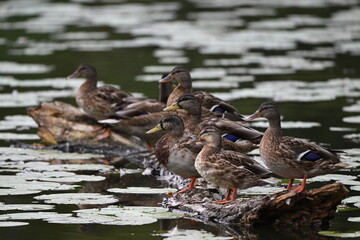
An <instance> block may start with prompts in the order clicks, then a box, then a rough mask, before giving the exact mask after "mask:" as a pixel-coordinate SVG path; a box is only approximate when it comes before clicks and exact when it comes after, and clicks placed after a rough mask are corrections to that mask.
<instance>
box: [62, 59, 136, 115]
mask: <svg viewBox="0 0 360 240" xmlns="http://www.w3.org/2000/svg"><path fill="white" fill-rule="evenodd" d="M78 77H81V78H85V79H86V80H85V82H84V83H83V84H82V85H81V86H80V88H79V89H78V91H77V92H76V103H77V104H78V106H79V107H80V108H81V109H82V110H83V111H84V112H85V113H86V114H88V115H89V116H90V117H93V118H95V119H97V120H101V119H104V118H106V117H107V115H108V114H109V113H111V112H113V111H114V110H115V109H116V108H117V107H118V106H119V105H121V104H123V103H124V99H125V98H127V97H132V95H131V94H130V93H128V92H125V91H122V90H119V89H117V88H115V87H113V86H109V85H105V86H101V87H98V86H97V81H98V80H97V73H96V69H95V67H94V66H92V65H90V64H81V65H80V66H79V67H78V69H77V70H76V71H75V72H74V73H73V74H71V75H70V76H68V77H67V78H68V79H73V78H78Z"/></svg>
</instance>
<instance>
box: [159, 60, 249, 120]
mask: <svg viewBox="0 0 360 240" xmlns="http://www.w3.org/2000/svg"><path fill="white" fill-rule="evenodd" d="M169 81H175V82H177V83H178V85H177V86H176V87H175V88H174V90H173V91H172V93H171V94H170V96H169V98H168V101H167V104H166V106H170V105H172V104H173V103H174V102H176V101H177V99H179V97H181V96H183V95H185V94H192V92H193V89H192V78H191V75H190V73H189V70H188V69H186V68H184V67H182V66H177V67H175V68H174V69H173V70H171V72H170V73H169V74H168V75H167V76H166V77H164V78H163V79H161V80H160V82H169ZM194 96H195V97H196V98H197V100H198V101H199V102H200V104H201V105H202V106H203V108H206V109H208V110H209V111H213V114H212V115H213V116H217V117H226V118H229V119H231V120H235V121H240V120H243V116H242V115H241V114H239V113H238V111H237V109H236V108H235V107H234V106H232V105H231V104H230V103H228V102H225V101H223V100H222V99H220V98H218V97H215V96H214V95H212V94H211V93H208V92H204V91H198V92H195V93H194ZM204 116H205V115H204Z"/></svg>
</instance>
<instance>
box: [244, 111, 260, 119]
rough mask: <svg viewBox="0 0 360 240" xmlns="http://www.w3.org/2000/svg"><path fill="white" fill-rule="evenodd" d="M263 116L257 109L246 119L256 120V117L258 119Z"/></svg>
mask: <svg viewBox="0 0 360 240" xmlns="http://www.w3.org/2000/svg"><path fill="white" fill-rule="evenodd" d="M261 117H262V116H261V115H260V113H259V111H256V112H255V113H253V114H252V115H250V116H247V117H246V118H245V119H244V120H245V121H251V120H254V119H257V118H261Z"/></svg>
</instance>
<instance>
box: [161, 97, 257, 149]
mask: <svg viewBox="0 0 360 240" xmlns="http://www.w3.org/2000/svg"><path fill="white" fill-rule="evenodd" d="M178 109H182V110H184V111H185V115H184V114H183V121H184V125H185V129H186V130H187V131H189V132H191V133H192V134H195V135H197V134H199V133H200V132H201V130H202V129H203V128H205V127H206V126H214V127H216V128H218V129H219V130H220V131H221V132H222V136H223V146H224V147H225V149H229V150H234V151H239V152H250V151H252V150H254V149H256V148H258V144H259V143H260V139H261V137H262V134H263V133H262V132H260V131H258V130H255V129H253V128H250V127H248V126H245V125H242V124H240V123H239V122H234V121H231V120H229V119H226V118H219V117H218V116H217V115H216V114H215V113H214V112H211V111H210V110H209V109H207V108H203V107H202V106H201V103H200V102H199V100H198V98H196V97H195V96H194V95H191V94H185V95H183V96H181V97H179V98H178V99H177V101H176V102H174V103H173V104H172V105H171V106H169V107H166V108H165V109H164V111H174V110H178Z"/></svg>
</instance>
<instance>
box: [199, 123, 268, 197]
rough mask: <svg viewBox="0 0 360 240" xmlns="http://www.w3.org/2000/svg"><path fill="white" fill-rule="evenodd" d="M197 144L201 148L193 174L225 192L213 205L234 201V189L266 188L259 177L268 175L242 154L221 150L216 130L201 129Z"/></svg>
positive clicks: (263, 169) (218, 134)
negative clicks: (201, 146)
mask: <svg viewBox="0 0 360 240" xmlns="http://www.w3.org/2000/svg"><path fill="white" fill-rule="evenodd" d="M198 141H201V142H204V143H205V145H204V146H203V148H202V150H201V151H200V153H199V154H198V155H197V157H196V159H195V168H196V170H197V171H198V172H199V174H200V175H201V176H202V177H203V178H204V179H205V180H206V181H207V182H209V183H212V184H214V185H216V186H219V187H222V188H226V189H228V191H227V195H226V198H225V199H224V200H220V201H215V203H227V202H232V201H235V199H236V194H237V189H238V188H239V189H245V188H249V187H253V186H259V185H265V184H267V183H266V182H265V181H263V180H262V179H261V176H266V175H268V174H269V173H270V172H269V171H268V170H267V169H265V168H264V167H262V166H261V165H260V164H259V163H257V162H255V161H254V160H253V159H251V158H250V157H248V156H247V155H245V154H242V153H239V152H234V151H229V150H223V149H222V146H221V142H222V141H221V136H220V132H219V131H218V130H217V129H216V128H214V127H206V128H204V130H203V131H202V132H201V133H200V135H199V139H198ZM231 191H233V193H232V197H231V199H230V194H231Z"/></svg>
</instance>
